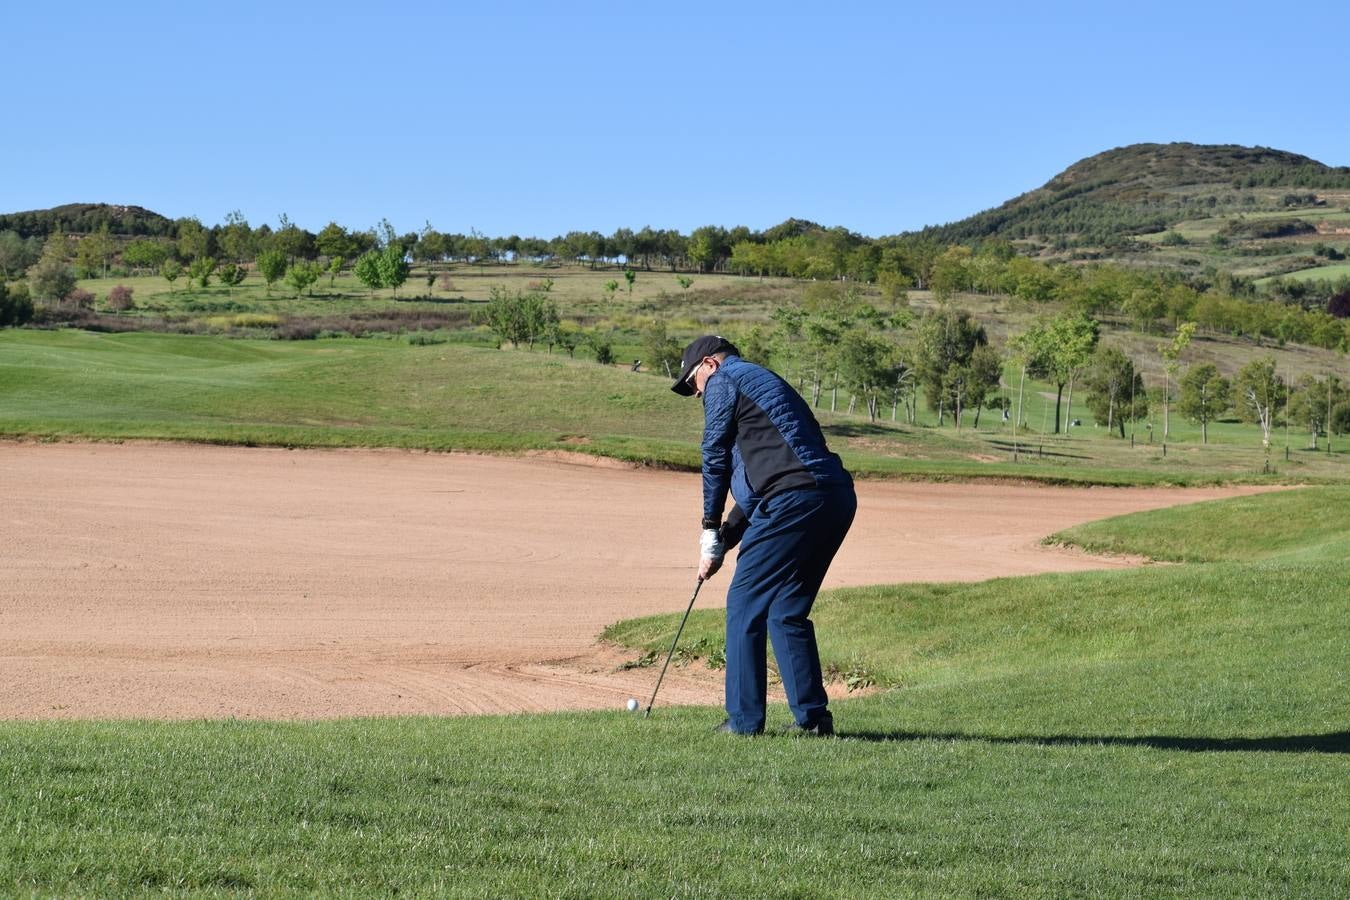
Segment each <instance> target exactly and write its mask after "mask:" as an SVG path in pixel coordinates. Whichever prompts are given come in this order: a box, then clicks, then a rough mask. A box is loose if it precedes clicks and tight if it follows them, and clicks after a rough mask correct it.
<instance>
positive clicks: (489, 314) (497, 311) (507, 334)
mask: <svg viewBox="0 0 1350 900" xmlns="http://www.w3.org/2000/svg"><path fill="white" fill-rule="evenodd" d="M473 321H474V323H475V324H477V325H486V326H487V327H488V329H489V330H490V331H491V332H492V333H493V334H494V335H496V336H497V347H498V348H499V349H500V347H501V345H502V344H503V343H506V342H509V343H511V344H513V345H515V346H517V347H519V346H520V345H521V344H523V343H525V342H526V341H527V340H529V338H530V328H531V325H530V323H529V322H528V321H527V320H526V312H525V304H524V303H523V302H522V299H521V294H520V292H519V291H517V292H515V293H512V292H510V291H508V290H507V289H506V288H504V287H501V286H500V285H493V286H492V287H491V288H489V290H488V302H487V304H486V305H485V306H480V307H478V308H477V309H475V310H474V313H473Z"/></svg>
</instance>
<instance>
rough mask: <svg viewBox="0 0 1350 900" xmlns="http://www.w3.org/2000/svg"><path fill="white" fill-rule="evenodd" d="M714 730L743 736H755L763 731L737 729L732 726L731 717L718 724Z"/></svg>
mask: <svg viewBox="0 0 1350 900" xmlns="http://www.w3.org/2000/svg"><path fill="white" fill-rule="evenodd" d="M713 732H714V733H716V734H738V735H740V736H741V737H754V736H755V735H757V734H760V733H761V732H758V731H737V730H736V729H734V728H732V727H731V720H730V719H727V720H726V721H724V722H723V723H722V724H721V725H718V726H717V727H716V728H714V729H713Z"/></svg>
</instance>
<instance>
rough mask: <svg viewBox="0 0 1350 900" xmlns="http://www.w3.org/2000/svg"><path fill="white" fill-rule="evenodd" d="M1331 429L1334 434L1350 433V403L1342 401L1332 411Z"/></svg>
mask: <svg viewBox="0 0 1350 900" xmlns="http://www.w3.org/2000/svg"><path fill="white" fill-rule="evenodd" d="M1331 430H1332V432H1333V433H1334V434H1350V403H1342V404H1341V405H1340V406H1338V407H1336V408H1335V409H1333V410H1332V411H1331Z"/></svg>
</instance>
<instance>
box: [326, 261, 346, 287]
mask: <svg viewBox="0 0 1350 900" xmlns="http://www.w3.org/2000/svg"><path fill="white" fill-rule="evenodd" d="M346 262H347V260H346V259H344V258H343V257H341V256H330V257H329V258H328V288H329V290H332V288H333V281H334V280H335V279H336V278H337V277H338V276H339V275H341V274H342V266H343V265H344V264H345V263H346Z"/></svg>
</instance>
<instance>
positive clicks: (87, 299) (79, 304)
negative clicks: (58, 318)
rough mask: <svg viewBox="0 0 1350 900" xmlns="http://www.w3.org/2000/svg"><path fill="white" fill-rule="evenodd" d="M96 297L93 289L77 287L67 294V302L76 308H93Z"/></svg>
mask: <svg viewBox="0 0 1350 900" xmlns="http://www.w3.org/2000/svg"><path fill="white" fill-rule="evenodd" d="M94 299H95V298H94V293H93V291H86V290H85V289H84V288H75V290H73V291H71V292H70V293H69V294H66V302H67V303H69V304H70V305H71V306H73V307H75V308H76V309H93V308H94Z"/></svg>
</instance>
